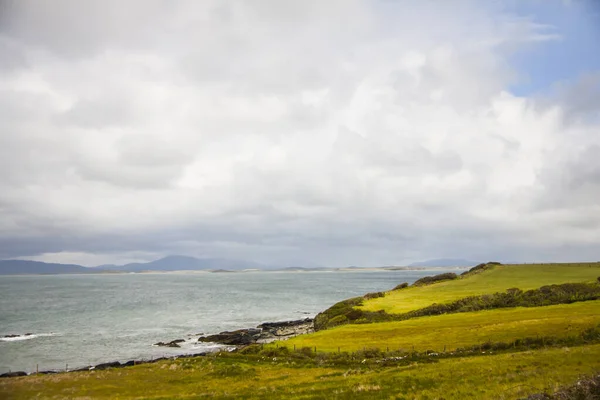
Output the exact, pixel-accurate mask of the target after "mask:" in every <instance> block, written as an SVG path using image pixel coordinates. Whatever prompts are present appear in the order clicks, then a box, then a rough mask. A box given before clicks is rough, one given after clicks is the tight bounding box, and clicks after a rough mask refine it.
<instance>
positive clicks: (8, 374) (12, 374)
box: [0, 371, 27, 378]
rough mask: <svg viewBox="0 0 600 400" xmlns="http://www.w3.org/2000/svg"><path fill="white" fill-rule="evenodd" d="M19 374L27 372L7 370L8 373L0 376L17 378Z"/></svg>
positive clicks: (25, 374)
mask: <svg viewBox="0 0 600 400" xmlns="http://www.w3.org/2000/svg"><path fill="white" fill-rule="evenodd" d="M17 376H27V372H24V371H15V372H6V373H4V374H2V375H0V378H16V377H17Z"/></svg>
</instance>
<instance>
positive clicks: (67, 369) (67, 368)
mask: <svg viewBox="0 0 600 400" xmlns="http://www.w3.org/2000/svg"><path fill="white" fill-rule="evenodd" d="M65 372H69V364H65Z"/></svg>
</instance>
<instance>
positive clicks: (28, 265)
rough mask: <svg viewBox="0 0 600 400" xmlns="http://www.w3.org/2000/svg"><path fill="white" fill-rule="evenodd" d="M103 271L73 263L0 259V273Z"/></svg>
mask: <svg viewBox="0 0 600 400" xmlns="http://www.w3.org/2000/svg"><path fill="white" fill-rule="evenodd" d="M98 272H103V271H102V270H99V269H96V268H94V269H92V268H87V267H83V266H81V265H75V264H54V263H45V262H40V261H28V260H1V261H0V275H23V274H27V275H30V274H31V275H33V274H35V275H39V274H90V273H91V274H93V273H96V274H97V273H98Z"/></svg>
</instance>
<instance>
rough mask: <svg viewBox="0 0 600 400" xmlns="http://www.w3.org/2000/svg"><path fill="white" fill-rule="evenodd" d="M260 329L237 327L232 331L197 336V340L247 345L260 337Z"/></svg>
mask: <svg viewBox="0 0 600 400" xmlns="http://www.w3.org/2000/svg"><path fill="white" fill-rule="evenodd" d="M261 332H262V331H261V330H260V329H256V328H251V329H239V330H237V331H232V332H228V331H225V332H221V333H218V334H216V335H208V336H202V337H199V338H198V341H199V342H212V343H220V344H226V345H248V344H252V343H256V341H257V340H258V339H259V338H260V335H261Z"/></svg>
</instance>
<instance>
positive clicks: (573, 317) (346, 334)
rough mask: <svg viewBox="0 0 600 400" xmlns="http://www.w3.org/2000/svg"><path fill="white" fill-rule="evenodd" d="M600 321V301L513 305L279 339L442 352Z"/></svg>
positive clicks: (323, 346) (556, 333) (568, 331)
mask: <svg viewBox="0 0 600 400" xmlns="http://www.w3.org/2000/svg"><path fill="white" fill-rule="evenodd" d="M599 324H600V300H595V301H587V302H581V303H573V304H560V305H555V306H547V307H532V308H523V307H518V308H508V309H499V310H484V311H477V312H470V313H460V314H445V315H436V316H431V317H419V318H413V319H409V320H406V321H394V322H381V323H376V324H358V325H356V324H355V325H343V326H339V327H336V328H332V329H328V330H324V331H319V332H316V333H314V334H311V335H302V336H297V337H295V338H292V339H290V340H287V341H285V342H279V343H278V344H277V345H279V346H286V347H290V348H293V346H294V345H295V346H296V347H297V348H301V347H305V346H306V347H311V348H314V347H315V346H316V347H317V350H319V351H337V350H338V347H340V348H341V350H342V351H356V350H360V349H362V348H363V347H367V348H380V349H386V348H387V347H389V348H390V349H399V348H400V349H404V350H409V349H412V348H413V346H414V349H415V350H417V351H425V350H435V351H441V350H442V349H443V348H444V346H446V347H447V350H451V349H455V348H458V347H466V346H473V345H477V344H480V343H484V342H486V341H491V342H511V341H513V340H515V339H518V338H524V337H535V336H538V335H539V336H553V337H565V336H570V335H574V334H576V333H579V332H582V331H583V330H585V329H587V328H590V327H596V326H598V325H599Z"/></svg>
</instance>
